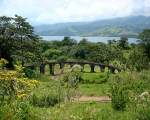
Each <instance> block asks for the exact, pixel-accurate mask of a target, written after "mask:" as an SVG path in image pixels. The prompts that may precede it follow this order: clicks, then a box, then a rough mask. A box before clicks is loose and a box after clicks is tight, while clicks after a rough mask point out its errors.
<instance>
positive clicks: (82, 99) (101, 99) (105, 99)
mask: <svg viewBox="0 0 150 120" xmlns="http://www.w3.org/2000/svg"><path fill="white" fill-rule="evenodd" d="M73 101H76V102H90V101H95V102H111V98H110V97H109V96H99V97H96V96H92V97H91V96H81V97H79V98H74V99H73Z"/></svg>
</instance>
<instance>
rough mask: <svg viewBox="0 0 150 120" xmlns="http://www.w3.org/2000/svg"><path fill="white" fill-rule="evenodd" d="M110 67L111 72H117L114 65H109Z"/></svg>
mask: <svg viewBox="0 0 150 120" xmlns="http://www.w3.org/2000/svg"><path fill="white" fill-rule="evenodd" d="M108 68H109V70H110V72H111V73H115V68H114V67H113V66H112V65H110V66H108Z"/></svg>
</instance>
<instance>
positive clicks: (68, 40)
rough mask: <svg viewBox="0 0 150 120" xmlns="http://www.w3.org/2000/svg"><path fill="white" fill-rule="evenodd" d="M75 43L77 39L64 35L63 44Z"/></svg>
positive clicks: (70, 44)
mask: <svg viewBox="0 0 150 120" xmlns="http://www.w3.org/2000/svg"><path fill="white" fill-rule="evenodd" d="M76 44H77V41H76V40H74V39H71V38H70V37H64V39H63V40H62V45H63V46H72V45H76Z"/></svg>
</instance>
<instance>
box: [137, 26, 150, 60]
mask: <svg viewBox="0 0 150 120" xmlns="http://www.w3.org/2000/svg"><path fill="white" fill-rule="evenodd" d="M139 38H140V43H141V44H142V46H143V47H144V50H145V53H146V54H147V56H148V58H149V59H150V29H145V30H144V31H143V32H142V33H140V35H139Z"/></svg>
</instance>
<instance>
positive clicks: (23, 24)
mask: <svg viewBox="0 0 150 120" xmlns="http://www.w3.org/2000/svg"><path fill="white" fill-rule="evenodd" d="M26 20H27V19H26V18H23V17H21V16H18V15H15V18H14V22H13V24H14V26H15V30H14V34H15V39H17V40H18V41H17V44H20V45H19V46H18V48H19V51H18V50H17V56H18V57H19V58H20V59H21V61H22V65H24V62H25V61H26V62H29V59H31V58H33V59H32V60H35V59H36V58H35V57H36V56H34V55H35V54H34V53H35V52H36V53H38V52H37V51H38V45H39V43H38V39H39V37H38V36H37V35H35V34H34V30H33V27H32V26H31V25H30V24H29V23H28V22H27V21H26ZM28 56H29V57H30V56H32V57H30V58H29V57H28ZM32 60H31V61H32Z"/></svg>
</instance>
